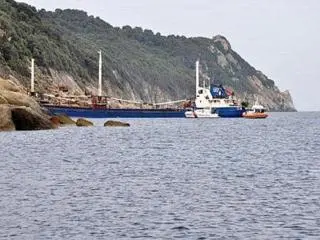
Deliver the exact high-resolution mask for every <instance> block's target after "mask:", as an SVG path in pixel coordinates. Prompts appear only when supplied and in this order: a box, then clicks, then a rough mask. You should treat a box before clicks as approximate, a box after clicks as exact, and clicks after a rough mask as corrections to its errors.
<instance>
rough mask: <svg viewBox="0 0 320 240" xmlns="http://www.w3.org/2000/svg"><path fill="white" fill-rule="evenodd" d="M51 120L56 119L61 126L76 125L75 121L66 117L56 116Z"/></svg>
mask: <svg viewBox="0 0 320 240" xmlns="http://www.w3.org/2000/svg"><path fill="white" fill-rule="evenodd" d="M53 118H58V119H59V123H60V124H62V125H67V124H76V122H75V121H73V120H72V119H71V118H70V117H68V116H67V115H56V116H54V117H53Z"/></svg>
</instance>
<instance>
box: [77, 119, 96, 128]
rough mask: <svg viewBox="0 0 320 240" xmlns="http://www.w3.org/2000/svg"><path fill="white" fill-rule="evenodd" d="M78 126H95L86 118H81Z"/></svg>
mask: <svg viewBox="0 0 320 240" xmlns="http://www.w3.org/2000/svg"><path fill="white" fill-rule="evenodd" d="M76 125H77V126H78V127H90V126H93V123H92V122H90V121H88V120H86V119H84V118H79V119H78V120H77V122H76Z"/></svg>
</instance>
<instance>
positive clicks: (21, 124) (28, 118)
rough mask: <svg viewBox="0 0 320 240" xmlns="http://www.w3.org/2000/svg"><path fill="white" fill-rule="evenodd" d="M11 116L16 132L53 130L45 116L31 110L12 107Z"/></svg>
mask: <svg viewBox="0 0 320 240" xmlns="http://www.w3.org/2000/svg"><path fill="white" fill-rule="evenodd" d="M11 114H12V116H11V117H12V121H13V123H14V126H15V128H16V130H46V129H53V128H55V126H54V125H53V124H52V123H51V121H50V120H49V118H48V117H47V116H46V115H41V114H39V113H37V112H35V111H33V110H32V109H31V108H27V107H13V108H12V109H11Z"/></svg>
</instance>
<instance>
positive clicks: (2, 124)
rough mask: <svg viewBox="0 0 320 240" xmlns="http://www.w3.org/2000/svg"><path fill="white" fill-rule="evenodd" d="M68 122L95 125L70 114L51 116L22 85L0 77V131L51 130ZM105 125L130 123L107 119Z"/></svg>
mask: <svg viewBox="0 0 320 240" xmlns="http://www.w3.org/2000/svg"><path fill="white" fill-rule="evenodd" d="M68 124H73V125H76V126H79V127H88V126H93V125H94V124H93V123H92V122H90V121H88V120H86V119H83V118H79V119H78V120H77V121H74V120H72V119H71V118H69V117H68V116H51V115H50V114H48V112H47V111H46V110H45V109H42V108H41V106H40V105H39V104H38V102H37V101H35V100H34V99H33V98H32V97H30V96H28V95H27V93H26V91H24V89H23V88H22V87H21V86H19V85H18V84H16V83H15V82H13V81H11V80H5V79H1V78H0V131H28V130H29V131H30V130H50V129H56V128H58V127H60V126H63V125H68ZM104 126H108V127H109V126H116V127H118V126H130V125H129V124H128V123H122V122H118V121H107V122H106V123H105V124H104Z"/></svg>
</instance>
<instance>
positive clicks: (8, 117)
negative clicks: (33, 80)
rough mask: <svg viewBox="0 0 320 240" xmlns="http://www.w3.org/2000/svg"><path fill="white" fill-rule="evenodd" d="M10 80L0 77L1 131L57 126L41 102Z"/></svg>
mask: <svg viewBox="0 0 320 240" xmlns="http://www.w3.org/2000/svg"><path fill="white" fill-rule="evenodd" d="M19 91H21V88H20V87H19V86H16V85H15V84H14V83H13V82H12V81H10V80H3V79H0V131H13V130H45V129H53V128H55V126H54V124H52V122H51V121H50V119H49V116H48V115H47V114H45V113H44V112H43V111H42V110H41V107H40V106H39V104H38V103H37V102H36V101H35V100H34V99H33V98H31V97H29V96H28V95H26V94H24V93H23V92H19Z"/></svg>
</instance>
